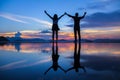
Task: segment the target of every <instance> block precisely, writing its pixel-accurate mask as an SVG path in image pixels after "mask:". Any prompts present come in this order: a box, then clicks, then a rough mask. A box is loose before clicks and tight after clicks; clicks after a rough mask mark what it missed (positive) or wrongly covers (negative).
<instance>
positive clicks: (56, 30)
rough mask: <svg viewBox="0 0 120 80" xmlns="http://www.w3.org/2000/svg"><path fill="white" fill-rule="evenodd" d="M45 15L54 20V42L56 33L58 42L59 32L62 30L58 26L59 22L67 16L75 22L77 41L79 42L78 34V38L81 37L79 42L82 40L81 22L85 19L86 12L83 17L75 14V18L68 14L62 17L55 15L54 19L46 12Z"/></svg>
mask: <svg viewBox="0 0 120 80" xmlns="http://www.w3.org/2000/svg"><path fill="white" fill-rule="evenodd" d="M45 13H46V14H47V15H48V16H49V17H50V18H51V19H52V20H53V25H52V31H53V32H52V40H53V41H54V34H55V33H56V40H58V31H59V30H60V29H59V26H58V21H59V19H60V18H62V17H63V16H64V15H65V14H66V15H68V16H69V17H71V18H73V20H74V38H75V41H77V34H78V37H79V41H80V40H81V35H80V25H79V24H80V20H81V19H83V18H84V17H85V15H86V12H85V13H84V15H83V16H79V14H78V13H75V16H71V15H69V14H68V13H66V12H65V13H64V14H63V15H61V16H60V17H58V16H57V14H54V16H53V17H51V16H50V15H49V14H48V13H47V12H46V11H45Z"/></svg>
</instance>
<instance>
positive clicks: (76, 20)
mask: <svg viewBox="0 0 120 80" xmlns="http://www.w3.org/2000/svg"><path fill="white" fill-rule="evenodd" d="M66 14H67V13H66ZM67 15H68V16H69V17H71V18H73V20H74V37H75V41H77V33H78V37H79V42H80V41H81V35H80V20H81V19H83V18H84V17H85V15H86V12H85V13H84V15H83V16H79V14H78V13H75V16H71V15H69V14H67Z"/></svg>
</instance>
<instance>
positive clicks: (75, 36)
mask: <svg viewBox="0 0 120 80" xmlns="http://www.w3.org/2000/svg"><path fill="white" fill-rule="evenodd" d="M74 38H75V42H76V41H77V35H76V30H74Z"/></svg>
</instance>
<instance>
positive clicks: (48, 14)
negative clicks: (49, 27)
mask: <svg viewBox="0 0 120 80" xmlns="http://www.w3.org/2000/svg"><path fill="white" fill-rule="evenodd" d="M44 12H45V14H47V15H48V16H49V17H50V18H51V19H53V18H52V17H51V16H50V15H49V14H48V13H47V11H44Z"/></svg>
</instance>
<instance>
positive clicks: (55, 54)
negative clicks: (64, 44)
mask: <svg viewBox="0 0 120 80" xmlns="http://www.w3.org/2000/svg"><path fill="white" fill-rule="evenodd" d="M54 47H55V46H54V43H52V61H53V64H52V66H51V67H49V68H48V69H47V70H46V71H45V73H44V74H47V72H48V71H49V70H50V69H52V68H53V70H54V71H57V70H58V68H60V69H61V70H62V71H64V72H65V70H64V69H63V68H62V67H61V66H59V64H58V59H59V55H58V44H57V42H56V50H55V48H54Z"/></svg>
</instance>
